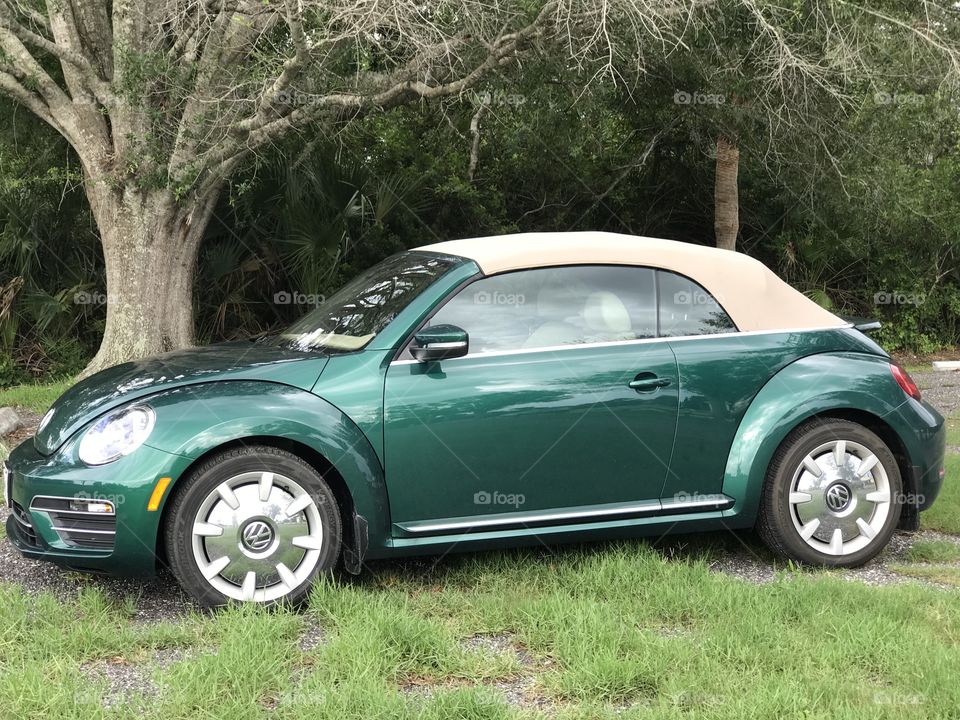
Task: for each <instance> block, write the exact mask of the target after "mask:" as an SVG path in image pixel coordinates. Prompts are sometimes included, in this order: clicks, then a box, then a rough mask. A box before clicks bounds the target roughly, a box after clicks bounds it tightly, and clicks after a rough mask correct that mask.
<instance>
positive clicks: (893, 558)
mask: <svg viewBox="0 0 960 720" xmlns="http://www.w3.org/2000/svg"><path fill="white" fill-rule="evenodd" d="M912 375H913V378H914V379H915V380H916V382H917V384H918V385H919V387H920V389H921V390H922V392H923V394H924V397H925V398H926V399H927V400H928V401H929V402H930V403H931V404H933V405H934V406H936V407H937V408H938V409H940V411H941V412H942V413H943V414H944V415H945V416H946V415H950V414H953V413H956V412H958V411H960V372H935V371H924V372H914V373H912ZM28 434H29V433H27V432H24V431H23V430H21V431H20V432H19V433H18V435H20V436H28ZM953 450H954V451H960V448H953ZM6 517H7V513H6V511H0V518H2V520H3V522H4V523H5V522H6ZM944 539H946V540H949V541H951V542H956V543H958V544H960V538H954V537H949V536H944V535H940V534H938V533H933V532H931V531H922V532H920V533H915V534H913V533H898V534H897V535H895V536H894V538H893V540H892V541H891V543H890V545H889V547H888V548H887V549H886V550H885V551H884V553H883V554H882V555H881V556H880V557H879V558H878V559H876V560H875V561H873V562H871V563H870V564H869V565H867V566H866V567H863V568H859V569H856V570H846V571H842V574H843V576H844V577H847V578H849V579H851V580H858V581H862V582H865V583H868V584H871V585H889V584H897V583H904V582H920V581H917V580H913V579H908V578H904V577H903V576H901V575H898V574H896V573H894V572H892V571H890V570H889V569H888V567H889V566H890V565H893V564H897V563H900V562H903V561H904V555H905V553H906V552H907V551H908V550H909V548H910V546H911V545H912V544H913V543H914V542H916V541H917V540H944ZM718 545H719V547H720V548H721V549H722V551H721V552H720V553H719V554H718V553H717V547H718ZM655 547H657V549H658V550H660V551H661V552H663V553H665V554H666V555H668V556H670V557H677V558H686V557H691V556H698V555H700V554H702V553H703V552H704V551H705V549H708V548H709V549H710V551H711V557H713V558H714V559H713V560H712V561H711V567H712V568H713V569H714V570H716V571H717V572H723V573H727V574H729V575H732V576H734V577H738V578H741V579H743V580H746V581H749V582H757V583H762V582H769V581H771V580H773V579H774V578H775V577H776V575H777V572H778V571H777V570H776V569H775V568H774V566H773V564H772V556H770V554H769V553H768V552H767V551H766V550H765V549H764V548H763V547H762V545H761V544H760V543H759V541H758V540H756V539H755V538H754V537H753V536H752V534H751V533H730V534H724V533H709V534H705V535H684V536H673V537H670V538H667V539H665V540H662V541H658V542H657V543H655ZM718 555H719V557H718ZM394 562H400V563H402V564H403V565H404V566H407V569H409V571H410V573H411V575H419V574H422V573H428V574H429V573H433V572H439V573H442V572H443V563H442V561H441V562H440V564H439V566H436V567H435V566H434V562H433V561H432V560H429V559H426V560H425V559H418V560H406V561H394ZM385 564H391V565H393V563H380V562H378V563H372V564H371V567H370V570H371V572H373V573H376V572H377V569H378V568H379V567H382V566H384V565H385ZM0 581H5V582H13V583H17V584H19V585H21V586H22V587H23V588H24V589H25V590H26V591H27V592H31V593H34V592H43V591H48V592H51V593H53V594H55V595H57V596H58V597H61V598H70V597H75V596H76V593H77V592H78V590H79V589H81V588H84V587H90V586H93V587H98V588H100V589H101V590H103V592H104V593H106V594H107V596H108V597H111V598H114V599H116V600H118V601H119V600H122V599H124V598H127V597H134V598H136V599H137V600H136V608H137V615H136V620H139V621H143V622H153V621H156V620H163V619H176V618H177V617H180V616H183V615H185V614H187V613H188V612H189V611H190V608H191V603H190V600H189V599H188V598H187V597H186V596H185V595H183V593H181V592H180V590H179V589H178V587H177V584H176V581H175V580H174V578H173V577H172V576H171V575H170V574H169V573H167V572H163V573H162V574H161V575H160V576H159V577H156V578H146V579H142V578H141V579H136V578H114V577H106V576H96V575H82V574H80V573H74V572H67V571H64V570H60V569H59V568H57V567H55V566H53V565H51V564H49V563H44V562H37V561H33V560H26V559H24V558H22V557H21V556H20V554H19V553H17V552H16V551H15V550H14V549H13V547H12V546H11V545H10V543H9V542H6V541H5V540H0Z"/></svg>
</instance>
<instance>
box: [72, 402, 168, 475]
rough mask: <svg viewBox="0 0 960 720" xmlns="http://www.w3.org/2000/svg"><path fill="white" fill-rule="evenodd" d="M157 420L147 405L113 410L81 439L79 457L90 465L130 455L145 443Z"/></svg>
mask: <svg viewBox="0 0 960 720" xmlns="http://www.w3.org/2000/svg"><path fill="white" fill-rule="evenodd" d="M156 419H157V418H156V415H155V414H154V412H153V410H152V409H151V408H148V407H147V406H146V405H136V406H134V407H131V408H126V409H124V410H120V411H119V412H115V413H110V414H109V415H107V416H106V417H104V418H102V419H101V420H99V421H98V422H97V424H96V425H94V426H93V427H92V428H90V429H89V430H87V432H86V433H85V434H84V436H83V438H82V439H81V440H80V451H79V452H80V459H81V460H82V461H83V462H85V463H86V464H87V465H105V464H107V463H109V462H113V461H114V460H117V459H119V458H121V457H123V456H124V455H129V454H130V453H132V452H133V451H134V450H136V449H137V448H138V447H140V446H141V445H143V443H144V442H146V440H147V438H148V437H149V436H150V431H151V430H153V423H154V422H155V421H156Z"/></svg>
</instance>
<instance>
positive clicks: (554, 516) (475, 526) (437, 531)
mask: <svg viewBox="0 0 960 720" xmlns="http://www.w3.org/2000/svg"><path fill="white" fill-rule="evenodd" d="M733 504H734V499H733V498H731V497H728V496H726V495H724V494H722V493H720V494H714V495H691V496H689V497H681V498H670V499H664V500H643V501H640V502H635V503H615V504H611V505H599V506H592V507H582V508H572V509H569V510H540V511H537V512H530V513H498V514H495V515H475V516H472V517H460V518H449V519H446V520H416V521H413V522H406V523H395V524H394V526H393V527H394V530H395V531H396V532H397V533H398V534H399V535H401V536H405V537H411V536H412V537H421V536H426V535H446V534H459V533H483V532H491V531H497V530H509V529H519V528H533V527H544V526H554V525H569V524H575V523H590V522H604V521H608V520H629V519H632V518H639V517H657V516H661V515H677V514H685V513H698V512H712V511H716V510H726V509H728V508H731V507H733Z"/></svg>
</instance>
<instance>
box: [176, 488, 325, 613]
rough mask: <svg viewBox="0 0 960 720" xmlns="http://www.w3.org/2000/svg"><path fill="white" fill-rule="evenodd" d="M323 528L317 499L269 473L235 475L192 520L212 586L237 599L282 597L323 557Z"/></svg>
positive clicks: (197, 552)
mask: <svg viewBox="0 0 960 720" xmlns="http://www.w3.org/2000/svg"><path fill="white" fill-rule="evenodd" d="M322 547H323V527H322V525H321V521H320V511H319V510H318V508H317V505H316V502H315V501H314V499H313V498H312V497H311V496H310V495H309V493H307V491H306V490H304V489H303V487H301V486H300V485H299V484H298V483H297V482H295V481H294V480H291V479H290V478H288V477H285V476H283V475H277V474H275V473H270V472H249V473H243V474H241V475H237V476H235V477H232V478H230V479H229V480H227V481H226V482H224V483H222V484H220V485H219V486H217V487H216V488H215V489H214V490H213V492H211V493H210V494H209V495H208V496H207V497H206V499H205V500H204V501H203V503H202V504H201V505H200V509H199V510H198V511H197V515H196V518H195V519H194V523H193V556H194V560H195V561H196V563H197V567H198V568H199V569H200V572H201V574H202V575H203V576H204V577H205V578H206V579H207V582H209V583H210V585H211V586H213V588H215V589H216V590H217V591H219V592H220V593H222V594H223V595H225V596H227V597H229V598H232V599H234V600H253V601H256V602H269V601H271V600H277V599H280V598H282V597H284V596H285V595H287V594H288V593H290V592H291V591H292V590H293V589H294V588H296V587H297V586H299V585H300V584H301V583H303V581H304V580H306V579H307V578H308V577H309V576H310V575H311V573H312V572H313V571H314V569H315V568H316V566H317V563H318V562H319V561H320V550H321V548H322Z"/></svg>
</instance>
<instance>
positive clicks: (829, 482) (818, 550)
mask: <svg viewBox="0 0 960 720" xmlns="http://www.w3.org/2000/svg"><path fill="white" fill-rule="evenodd" d="M902 488H903V484H902V480H901V477H900V469H899V467H898V466H897V462H896V459H895V458H894V456H893V453H892V452H891V451H890V449H889V448H888V447H887V446H886V444H885V443H884V442H883V440H881V439H880V437H879V436H877V435H876V434H875V433H874V432H872V431H871V430H869V429H867V428H865V427H863V426H862V425H858V424H857V423H853V422H849V421H847V420H836V419H817V420H812V421H810V422H807V423H805V424H803V425H801V426H800V427H798V428H797V429H796V430H794V431H793V432H792V433H790V435H789V436H788V437H787V438H786V440H784V442H783V444H782V445H781V446H780V448H779V449H778V450H777V452H776V453H775V455H774V457H773V460H772V461H771V463H770V467H769V468H768V470H767V478H766V483H765V485H764V491H763V498H762V499H761V503H760V516H759V519H758V521H757V530H758V532H759V533H760V536H761V537H762V538H763V540H764V542H766V543H767V545H769V546H770V547H771V548H772V549H773V550H775V551H776V552H778V553H780V554H782V555H785V556H787V557H789V558H791V559H794V560H797V561H800V562H803V563H808V564H812V565H824V566H830V567H856V566H858V565H862V564H864V563H866V562H867V561H869V560H870V559H872V558H873V557H874V556H876V555H877V553H879V552H880V551H881V550H882V549H883V548H884V546H885V545H886V544H887V543H888V542H889V540H890V537H891V536H892V535H893V532H894V529H895V528H896V527H897V523H898V522H899V520H900V511H901V499H902Z"/></svg>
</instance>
